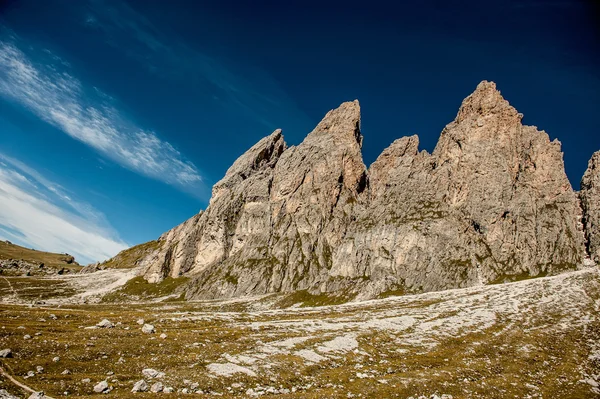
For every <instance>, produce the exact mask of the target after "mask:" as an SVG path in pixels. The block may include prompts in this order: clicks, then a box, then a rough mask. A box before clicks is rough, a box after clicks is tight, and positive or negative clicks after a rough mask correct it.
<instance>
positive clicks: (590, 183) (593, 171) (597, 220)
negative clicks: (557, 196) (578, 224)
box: [579, 151, 600, 263]
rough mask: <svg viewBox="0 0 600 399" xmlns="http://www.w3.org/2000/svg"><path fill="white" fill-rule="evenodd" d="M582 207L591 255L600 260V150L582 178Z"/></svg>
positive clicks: (591, 160)
mask: <svg viewBox="0 0 600 399" xmlns="http://www.w3.org/2000/svg"><path fill="white" fill-rule="evenodd" d="M579 195H580V198H581V207H582V209H583V224H584V229H585V236H586V245H587V248H588V253H589V255H590V257H591V258H592V259H593V260H594V261H595V262H596V263H599V262H600V151H598V152H596V153H594V155H592V158H591V159H590V161H589V162H588V168H587V170H586V172H585V174H584V175H583V179H582V180H581V191H580V193H579Z"/></svg>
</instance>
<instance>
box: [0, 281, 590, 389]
mask: <svg viewBox="0 0 600 399" xmlns="http://www.w3.org/2000/svg"><path fill="white" fill-rule="evenodd" d="M28 281H33V280H29V279H28ZM548 281H549V282H548V283H544V284H541V283H537V282H535V281H527V282H522V283H518V284H520V285H511V286H495V287H490V288H487V287H486V288H482V289H481V290H480V291H477V290H473V291H468V290H467V291H457V292H456V294H452V293H450V294H443V293H440V294H429V295H419V296H415V297H410V298H397V299H388V300H383V301H375V302H369V303H365V304H357V305H342V306H330V307H322V308H302V309H294V310H274V311H259V312H257V311H253V310H252V309H251V308H252V303H251V302H248V303H245V304H244V303H238V304H237V305H235V306H237V307H238V309H239V311H236V312H219V311H217V310H216V309H223V308H226V307H227V306H234V305H233V304H231V303H223V304H219V303H218V302H204V303H185V302H180V303H147V304H98V305H70V306H62V307H54V308H49V307H39V306H36V307H26V306H17V305H2V306H0V326H1V327H0V349H2V348H11V349H12V350H13V352H14V354H15V356H14V358H13V359H3V360H2V364H3V365H4V366H6V367H7V368H9V369H10V370H11V373H12V374H13V375H14V376H16V377H17V378H18V379H19V380H20V381H23V382H24V383H26V384H27V385H30V386H32V387H34V388H35V389H39V390H44V391H46V392H47V393H48V394H50V395H52V396H54V397H61V396H62V394H63V393H64V392H68V393H69V397H75V398H87V397H91V396H94V395H98V394H94V392H93V386H94V384H96V383H97V382H99V381H102V380H105V379H106V380H107V381H108V382H109V384H110V386H112V387H113V388H114V389H113V390H112V391H111V392H110V393H109V394H108V395H106V397H114V398H130V397H132V396H134V397H139V398H144V397H155V396H156V395H155V394H151V393H138V394H135V395H133V394H132V393H131V392H130V390H131V387H132V386H133V384H134V383H135V382H136V381H138V380H140V379H142V378H143V377H142V373H141V372H142V369H144V368H147V367H151V368H154V369H156V370H159V371H163V372H165V373H166V376H165V377H164V378H163V379H162V380H161V381H162V382H163V383H164V384H165V385H167V386H172V387H174V388H175V389H179V390H181V389H183V388H186V387H187V388H189V384H188V383H186V382H184V380H189V381H191V382H195V383H198V384H199V388H198V389H201V390H202V391H203V392H204V393H205V394H206V395H205V397H212V395H209V393H211V392H212V393H219V394H222V395H223V396H221V397H223V398H235V397H240V396H244V393H245V392H246V391H247V390H248V389H250V388H252V389H257V386H260V387H263V388H266V387H272V388H273V389H277V390H278V391H279V392H280V393H279V395H278V396H281V397H289V398H315V399H316V398H346V397H362V398H388V397H389V398H394V397H398V398H408V397H410V396H413V397H417V396H419V395H426V396H429V395H432V394H434V393H438V394H442V393H444V394H450V395H452V396H453V397H454V398H455V399H457V398H526V397H530V398H570V399H578V398H581V399H583V398H591V397H594V393H593V391H592V386H591V385H590V384H589V383H587V382H585V379H586V378H587V377H586V376H593V375H594V374H599V373H600V370H599V369H600V367H599V366H600V358H598V359H597V360H595V358H594V357H593V356H591V354H593V353H595V352H594V351H598V353H599V354H600V346H598V343H600V322H599V320H597V319H596V315H597V313H598V310H597V309H596V308H595V307H596V306H597V305H596V304H597V303H600V302H599V301H600V289H599V287H600V278H599V277H598V275H597V273H596V274H590V275H574V277H573V278H571V279H564V281H563V280H548ZM553 281H554V282H553ZM20 283H21V282H19V284H20ZM138 284H139V283H138ZM171 284H173V282H170V283H169V284H167V285H171ZM557 287H566V288H567V289H566V290H565V291H564V292H562V293H559V294H558V295H557V296H556V297H553V300H556V301H558V302H556V303H562V304H563V305H562V306H556V305H554V304H552V305H544V302H545V301H547V300H548V297H549V296H552V295H553V292H556V290H557ZM47 288H48V289H50V287H49V286H48V287H47ZM138 288H139V287H137V286H136V284H135V283H132V284H130V286H129V287H127V288H126V290H134V291H136V292H138ZM142 291H143V290H142ZM2 292H4V291H2ZM140 292H141V291H140ZM143 292H146V291H143ZM138 293H139V292H138ZM163 293H164V292H157V293H156V294H157V295H160V294H163ZM505 296H506V298H507V299H506V301H516V302H515V308H516V309H517V310H511V311H508V310H506V309H512V305H511V306H508V307H498V306H497V305H505V304H498V303H497V302H498V301H499V299H498V298H504V297H505ZM488 302H489V303H488ZM256 303H260V301H259V302H256ZM552 303H554V302H552ZM474 306H479V307H481V309H482V310H485V309H496V310H495V312H496V317H495V319H493V321H492V322H491V323H488V324H485V323H484V324H480V325H475V326H467V327H464V328H461V327H460V325H461V324H460V321H461V320H462V321H463V322H464V321H467V322H468V321H469V319H470V318H471V316H470V314H471V313H469V312H470V311H471V310H472V308H473V307H474ZM577 312H579V315H578V316H574V314H575V313H577ZM52 314H53V315H55V316H56V319H54V317H53V316H51V315H52ZM475 314H477V313H475ZM398 316H400V317H402V316H411V317H414V319H415V320H416V321H417V322H416V323H415V324H414V325H407V328H405V329H394V328H387V327H385V326H384V327H381V325H382V324H381V323H380V322H387V321H388V320H392V319H393V318H394V317H398ZM390 317H391V318H392V319H390ZM461 317H462V318H461ZM104 318H107V319H109V320H111V321H112V322H113V323H118V324H117V325H116V326H115V328H110V329H86V328H85V327H89V326H93V325H95V324H96V323H98V322H99V321H100V320H102V319H104ZM139 318H144V319H145V321H146V322H147V323H151V324H153V325H154V326H155V327H156V330H157V331H156V334H143V333H142V331H141V326H140V325H138V324H137V323H136V321H137V320H138V319H139ZM584 319H585V320H584ZM373 321H377V322H378V323H379V324H377V323H376V324H373V327H369V326H370V324H369V323H370V322H373ZM323 323H324V324H323ZM361 323H362V324H361ZM444 323H445V324H444ZM425 324H429V325H430V326H432V327H428V328H427V329H422V331H421V332H420V330H418V329H419V328H422V327H424V326H425ZM361 326H362V327H361ZM377 326H380V327H377ZM453 326H454V327H453ZM161 333H165V334H167V338H166V339H161V338H160V337H159V334H161ZM25 334H29V335H30V336H32V337H33V338H32V339H30V340H25V339H23V336H24V335H25ZM36 334H39V335H36ZM345 336H346V337H347V336H352V337H354V338H355V339H356V342H357V347H356V348H354V349H352V348H350V349H348V350H344V349H343V348H342V350H339V351H337V352H335V351H334V352H323V351H322V350H320V349H319V348H320V347H321V345H323V344H324V343H326V342H329V341H331V340H332V339H333V338H336V337H345ZM415 337H420V338H423V340H422V341H421V342H417V341H415V340H414V339H415ZM290 338H293V339H296V341H295V342H293V343H292V344H286V343H285V342H286V340H288V339H290ZM425 338H426V339H425ZM286 345H287V346H286ZM300 350H306V351H314V353H318V354H319V355H320V356H322V357H323V360H322V361H320V362H317V363H311V362H309V361H306V360H305V359H303V358H302V357H301V356H300V355H299V352H298V351H300ZM56 356H58V357H60V360H59V361H58V362H53V361H52V359H53V358H54V357H56ZM243 356H248V357H252V358H254V359H255V362H254V363H252V364H244V363H243V362H242V363H240V365H241V366H243V367H246V368H248V369H249V370H252V371H253V372H255V373H256V376H249V375H246V374H240V373H237V374H233V375H232V376H229V377H226V376H216V375H212V374H210V373H209V371H208V368H207V366H208V365H209V364H212V363H227V362H230V361H232V360H231V359H232V357H233V359H237V361H239V359H243ZM120 359H122V360H121V361H120ZM37 366H41V367H43V368H44V371H43V372H42V373H35V376H34V377H31V378H28V379H25V378H24V377H25V376H26V375H27V372H29V371H35V370H36V367H37ZM65 369H68V370H70V371H71V374H68V375H63V374H61V373H62V372H63V370H65ZM109 372H110V373H112V374H111V375H108V373H109ZM86 378H89V379H90V380H91V382H89V383H85V382H82V380H84V379H86ZM0 380H1V379H0ZM147 381H149V382H151V381H150V380H147ZM0 388H8V389H11V390H13V391H15V388H14V387H12V386H10V385H9V384H8V383H7V382H6V381H0ZM287 390H289V392H288V391H287ZM292 390H293V391H294V392H292ZM281 392H283V393H281ZM352 395H354V396H352ZM196 396H199V397H203V396H202V395H196ZM176 397H181V395H177V396H176Z"/></svg>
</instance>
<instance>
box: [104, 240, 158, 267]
mask: <svg viewBox="0 0 600 399" xmlns="http://www.w3.org/2000/svg"><path fill="white" fill-rule="evenodd" d="M161 245H162V243H161V242H159V241H148V242H145V243H143V244H140V245H136V246H135V247H131V248H128V249H125V250H123V251H121V252H119V253H118V254H117V255H116V256H115V257H114V258H111V259H109V260H107V261H106V262H103V263H102V264H101V265H100V267H101V268H102V269H129V268H132V267H135V266H137V263H138V262H139V261H140V260H141V259H142V258H143V257H144V256H146V255H147V254H148V253H150V252H152V251H154V250H157V249H159V248H160V246H161Z"/></svg>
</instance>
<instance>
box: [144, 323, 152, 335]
mask: <svg viewBox="0 0 600 399" xmlns="http://www.w3.org/2000/svg"><path fill="white" fill-rule="evenodd" d="M154 331H155V330H154V326H153V325H152V324H144V326H143V327H142V332H143V333H144V334H154Z"/></svg>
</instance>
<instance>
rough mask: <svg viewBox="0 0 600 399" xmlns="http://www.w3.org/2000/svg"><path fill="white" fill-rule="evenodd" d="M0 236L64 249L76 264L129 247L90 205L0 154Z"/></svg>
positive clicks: (18, 241)
mask: <svg viewBox="0 0 600 399" xmlns="http://www.w3.org/2000/svg"><path fill="white" fill-rule="evenodd" d="M0 204H2V206H0V237H3V238H4V239H9V240H11V241H14V242H16V243H19V244H22V245H26V246H30V247H33V248H35V249H39V250H44V251H52V252H68V253H70V254H72V255H74V256H75V258H76V259H77V261H79V262H80V263H87V262H93V261H99V260H105V259H108V258H110V257H112V256H114V255H116V254H117V253H118V252H119V251H121V250H123V249H125V248H127V247H128V245H127V244H126V243H125V242H123V241H122V240H121V239H120V238H119V237H118V236H117V234H116V233H115V232H114V230H113V229H112V228H111V227H110V225H109V224H108V222H107V221H106V219H105V217H104V215H103V214H102V213H101V212H99V211H98V210H96V209H94V208H93V207H92V206H91V205H89V204H87V203H85V202H80V201H77V200H75V199H73V198H72V195H70V194H68V193H67V191H66V190H65V189H64V188H63V187H61V186H60V185H58V184H56V183H53V182H52V181H50V180H48V179H46V178H45V177H44V176H42V175H41V174H39V173H38V172H37V171H35V170H34V169H32V168H30V167H29V166H27V165H25V164H23V163H22V162H19V161H18V160H15V159H12V158H10V157H7V156H5V155H2V154H0Z"/></svg>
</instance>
